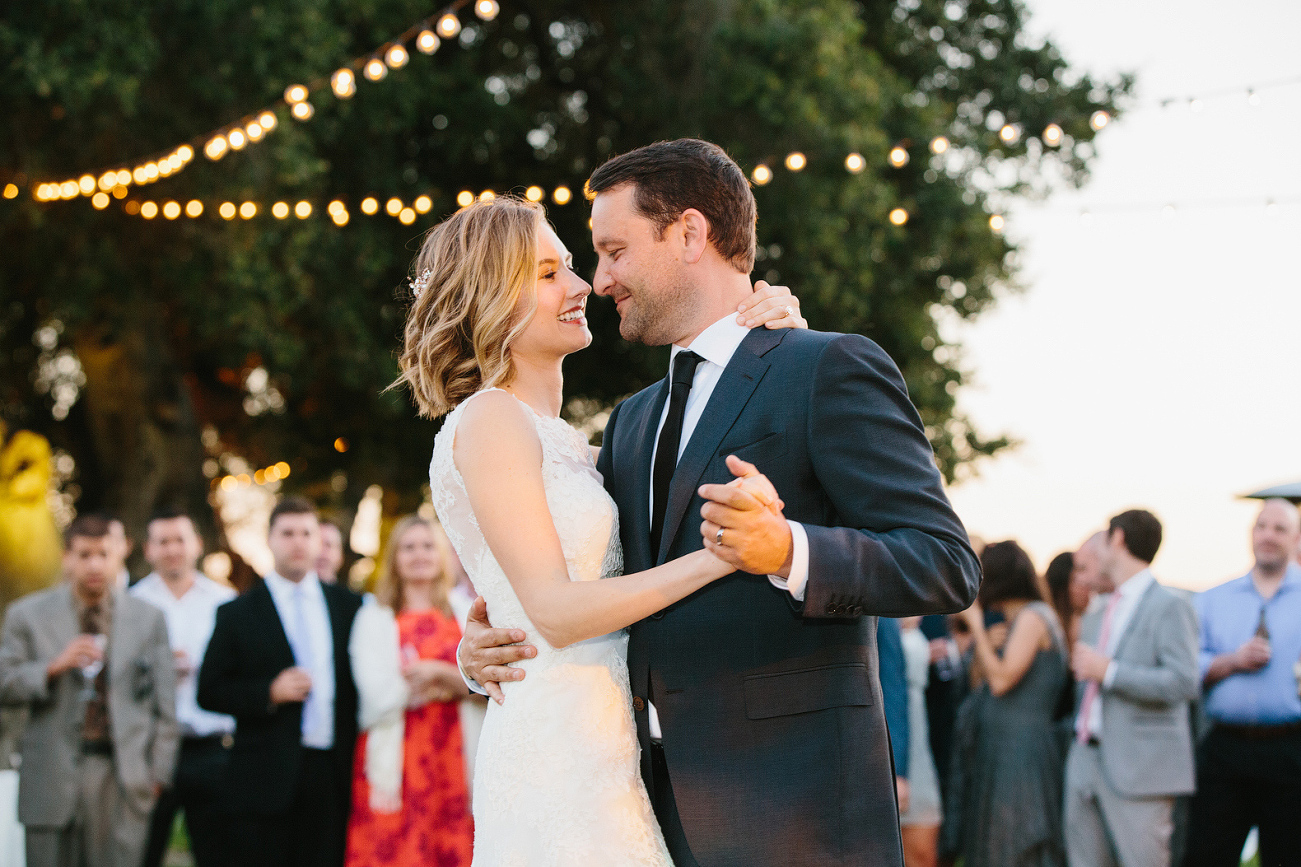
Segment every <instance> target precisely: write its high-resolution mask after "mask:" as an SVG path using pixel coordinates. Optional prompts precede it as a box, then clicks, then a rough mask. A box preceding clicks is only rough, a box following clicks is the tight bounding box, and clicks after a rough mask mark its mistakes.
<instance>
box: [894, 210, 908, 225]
mask: <svg viewBox="0 0 1301 867" xmlns="http://www.w3.org/2000/svg"><path fill="white" fill-rule="evenodd" d="M890 222H891V223H893V224H894V225H896V226H902V225H903V224H904V223H906V222H908V212H907V211H905V210H904V209H903V208H895V209H894V210H892V211H891V212H890Z"/></svg>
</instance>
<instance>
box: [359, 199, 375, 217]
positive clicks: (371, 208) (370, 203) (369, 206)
mask: <svg viewBox="0 0 1301 867" xmlns="http://www.w3.org/2000/svg"><path fill="white" fill-rule="evenodd" d="M378 210H379V200H378V199H376V198H375V197H374V196H367V197H366V198H364V199H362V200H361V212H362V213H363V214H367V215H370V214H374V213H375V212H376V211H378Z"/></svg>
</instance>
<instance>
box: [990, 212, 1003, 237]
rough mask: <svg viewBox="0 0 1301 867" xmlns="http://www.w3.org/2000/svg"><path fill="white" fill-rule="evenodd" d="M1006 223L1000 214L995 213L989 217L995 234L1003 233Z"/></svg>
mask: <svg viewBox="0 0 1301 867" xmlns="http://www.w3.org/2000/svg"><path fill="white" fill-rule="evenodd" d="M1004 225H1005V221H1004V220H1003V217H1002V215H1000V214H994V215H993V216H991V217H990V218H989V229H990V231H992V232H993V233H994V234H995V235H1001V234H1002V233H1003V226H1004Z"/></svg>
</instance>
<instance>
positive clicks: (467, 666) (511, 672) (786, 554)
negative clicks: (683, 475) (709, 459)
mask: <svg viewBox="0 0 1301 867" xmlns="http://www.w3.org/2000/svg"><path fill="white" fill-rule="evenodd" d="M727 468H728V470H730V471H731V473H732V475H734V476H736V478H735V479H733V480H732V481H731V482H728V483H727V484H724V485H701V486H700V488H699V490H698V491H697V493H698V494H700V496H701V497H703V498H704V499H705V505H704V506H702V507H701V509H700V516H701V518H702V519H703V521H702V523H701V525H700V535H701V538H702V539H703V540H704V543H705V548H706V549H707V550H708V551H709V552H710V553H712V554H713V555H714V556H715V557H717V558H719V559H720V560H722V561H724V562H725V563H728V564H729V565H731V566H732V567H733V568H734V569H736V570H737V571H740V572H749V573H752V574H755V575H777V576H780V577H783V578H785V577H789V575H790V568H791V551H792V540H791V529H790V526H789V525H788V524H787V523H786V518H785V517H783V515H782V509H784V508H785V506H786V504H785V503H784V502H783V501H782V499H781V497H780V496H778V494H777V490H776V488H774V487H773V485H772V482H771V481H769V480H768V477H767V476H765V475H764V474H763V473H761V472H759V469H758V468H757V467H756V466H755V465H754V464H751V463H747V462H746V461H743V460H741V459H740V458H738V457H736V456H735V455H729V456H728V457H727ZM720 530H721V531H722V532H721V533H720V532H719V531H720ZM524 638H525V636H524V630H522V629H495V628H493V626H492V624H491V623H489V622H488V605H487V603H486V602H485V601H484V600H483V597H479V598H478V599H475V600H474V604H473V605H472V606H471V607H470V614H469V617H468V618H467V620H466V625H465V636H464V638H463V639H462V641H461V647H460V650H459V651H458V658H459V661H460V663H461V670H462V671H464V672H465V674H466V676H468V677H469V678H471V679H472V680H474V681H475V682H476V683H478V684H479V685H480V686H482V687H483V689H484V691H485V692H487V693H488V696H489V697H490V698H491V699H492V700H493V701H495V702H497V703H498V704H501V703H502V702H503V701H504V700H505V695H504V694H503V693H502V691H501V686H500V684H501V683H503V682H507V681H517V680H523V679H524V672H523V671H522V670H520V669H518V668H513V667H511V663H513V662H519V661H521V660H524V659H532V658H533V657H535V656H537V655H538V651H537V648H536V647H534V646H533V645H531V644H524V643H523V641H524Z"/></svg>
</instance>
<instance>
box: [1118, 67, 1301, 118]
mask: <svg viewBox="0 0 1301 867" xmlns="http://www.w3.org/2000/svg"><path fill="white" fill-rule="evenodd" d="M1297 85H1301V75H1294V76H1291V77H1289V78H1277V79H1274V80H1272V81H1264V82H1258V83H1256V84H1245V85H1241V86H1238V87H1229V88H1222V89H1220V90H1210V91H1203V92H1202V93H1197V94H1193V95H1191V96H1166V97H1163V98H1161V99H1158V100H1155V101H1153V102H1150V103H1146V104H1144V105H1142V106H1139V107H1140V108H1160V109H1168V108H1173V107H1179V106H1183V107H1185V108H1187V109H1188V110H1190V111H1193V112H1199V111H1201V110H1202V109H1203V108H1205V106H1206V103H1208V102H1215V101H1219V100H1227V99H1237V100H1245V101H1246V103H1247V105H1249V106H1252V107H1253V108H1255V107H1256V106H1259V105H1261V104H1262V103H1263V102H1264V99H1263V97H1261V94H1262V93H1265V92H1267V91H1271V90H1278V89H1280V88H1284V87H1295V86H1297Z"/></svg>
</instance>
